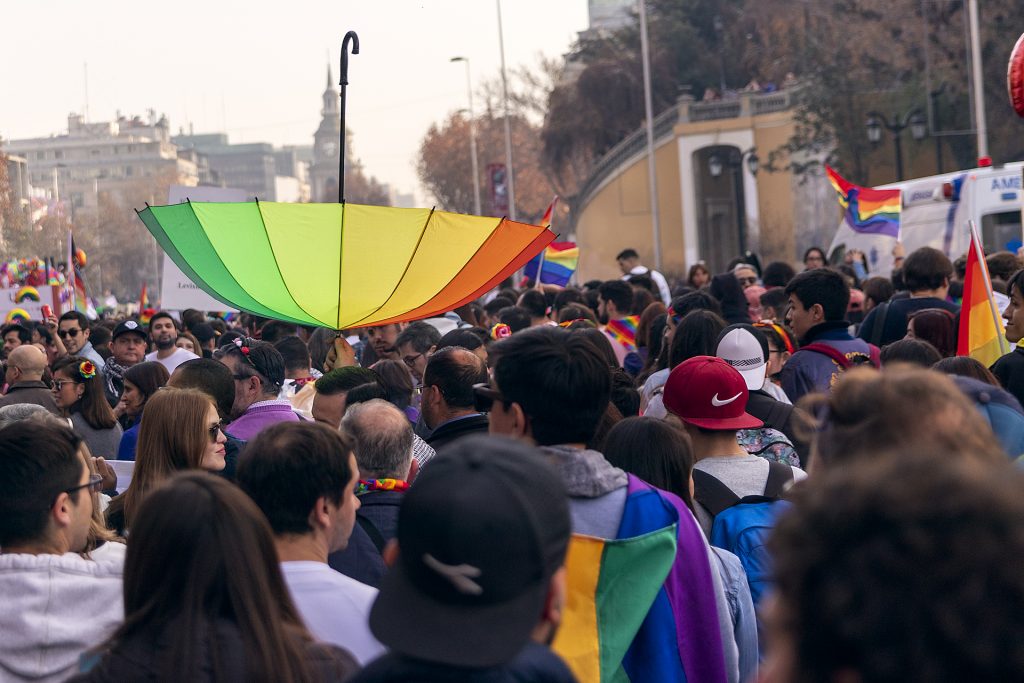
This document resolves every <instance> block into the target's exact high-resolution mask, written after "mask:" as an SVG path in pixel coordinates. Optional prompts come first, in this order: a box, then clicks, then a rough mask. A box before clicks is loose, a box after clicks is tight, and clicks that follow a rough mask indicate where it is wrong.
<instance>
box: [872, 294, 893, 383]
mask: <svg viewBox="0 0 1024 683" xmlns="http://www.w3.org/2000/svg"><path fill="white" fill-rule="evenodd" d="M875 308H876V309H877V312H876V313H875V326H874V327H872V328H871V339H870V340H869V341H870V343H871V344H872V345H873V346H876V347H878V346H881V345H882V337H883V336H884V335H885V320H886V318H888V317H889V302H888V301H883V302H882V303H880V304H878V306H876V307H875ZM875 367H878V366H877V365H876V366H875Z"/></svg>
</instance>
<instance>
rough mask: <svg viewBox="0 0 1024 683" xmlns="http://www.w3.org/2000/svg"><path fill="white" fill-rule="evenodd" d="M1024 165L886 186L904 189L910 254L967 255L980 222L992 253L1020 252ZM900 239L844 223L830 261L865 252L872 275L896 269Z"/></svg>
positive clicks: (903, 226)
mask: <svg viewBox="0 0 1024 683" xmlns="http://www.w3.org/2000/svg"><path fill="white" fill-rule="evenodd" d="M1022 169H1024V162H1021V161H1015V162H1011V163H1008V164H1006V165H1005V166H1001V167H998V168H996V167H991V166H988V167H984V166H983V167H980V168H974V169H970V170H967V171H956V172H953V173H943V174H941V175H934V176H929V177H927V178H917V179H915V180H906V181H903V182H899V183H890V184H889V185H880V186H878V188H877V189H879V190H891V189H899V190H901V191H902V192H901V195H902V203H903V208H902V211H901V212H900V232H901V235H900V239H901V240H902V242H903V246H904V248H905V249H906V253H908V254H909V253H910V252H912V251H913V250H914V249H917V248H918V247H924V246H928V247H935V248H936V249H941V250H942V251H944V252H945V253H946V255H947V256H949V257H950V259H953V260H955V259H957V258H959V257H960V256H963V255H964V254H966V253H967V248H968V246H969V245H970V241H971V238H970V230H969V229H968V227H967V221H968V220H970V219H974V221H975V222H976V223H977V225H978V227H979V229H980V230H981V239H982V242H983V243H984V248H985V251H986V253H991V252H993V251H999V250H1003V249H1005V250H1009V251H1012V252H1016V251H1017V248H1018V247H1020V246H1021V242H1022V239H1024V236H1022V232H1021V205H1022V200H1024V188H1022V184H1021V174H1022ZM895 243H896V240H895V238H892V237H888V236H885V235H862V234H860V233H857V232H854V230H853V229H852V228H850V227H849V226H848V225H846V223H845V222H840V224H839V227H838V229H837V230H836V236H835V238H834V239H833V240H832V245H831V246H830V247H829V250H828V252H829V254H830V261H831V262H832V263H836V262H842V254H843V253H844V252H845V251H848V250H851V249H859V250H860V251H862V252H864V254H865V255H866V256H867V258H868V270H869V275H885V276H888V274H889V273H890V272H891V271H892V249H893V246H894V245H895Z"/></svg>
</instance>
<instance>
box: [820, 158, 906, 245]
mask: <svg viewBox="0 0 1024 683" xmlns="http://www.w3.org/2000/svg"><path fill="white" fill-rule="evenodd" d="M825 172H826V173H827V174H828V180H829V182H830V183H832V187H834V188H835V190H836V194H838V195H839V205H840V206H841V207H843V212H844V213H843V220H844V221H845V222H846V224H847V225H848V226H850V229H851V230H853V231H855V232H859V233H862V234H870V235H888V236H890V237H895V238H897V239H899V234H900V207H901V200H900V191H899V190H876V189H874V188H871V187H860V186H859V185H854V184H853V183H851V182H849V181H848V180H846V179H845V178H843V177H842V176H841V175H839V174H838V173H836V171H835V169H834V168H832V167H830V166H826V167H825Z"/></svg>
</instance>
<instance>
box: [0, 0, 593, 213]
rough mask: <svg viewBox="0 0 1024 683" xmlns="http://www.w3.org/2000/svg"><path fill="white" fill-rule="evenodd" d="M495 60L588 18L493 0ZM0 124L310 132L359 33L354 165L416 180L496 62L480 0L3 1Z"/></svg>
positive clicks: (245, 138)
mask: <svg viewBox="0 0 1024 683" xmlns="http://www.w3.org/2000/svg"><path fill="white" fill-rule="evenodd" d="M502 13H503V20H504V29H505V54H506V62H507V65H508V67H509V68H512V67H514V66H516V65H520V64H534V63H535V62H536V59H537V55H538V53H541V52H543V53H544V54H546V55H549V56H556V55H560V54H562V53H564V52H565V51H566V50H567V49H568V48H569V46H570V45H571V43H572V42H573V40H574V39H575V37H576V32H577V31H580V30H583V29H584V28H586V26H587V2H586V0H504V2H503V4H502ZM2 16H3V24H4V38H3V44H4V48H5V49H4V54H5V59H4V67H3V78H2V79H0V84H2V86H0V87H2V88H3V93H2V95H0V136H2V137H4V138H8V139H16V138H24V137H36V136H45V135H49V134H56V133H60V132H66V128H67V115H68V113H69V112H72V111H81V110H82V109H83V107H84V104H85V101H86V97H85V92H86V88H85V74H84V71H85V69H84V64H85V63H88V105H89V120H91V121H104V120H112V119H113V118H114V116H115V112H116V111H117V110H120V111H121V112H122V113H124V114H139V115H143V116H144V115H145V112H146V110H147V109H148V108H153V109H155V110H156V111H157V113H158V114H159V113H166V114H167V116H168V118H169V119H170V122H171V128H172V131H173V132H174V133H177V132H178V128H179V127H182V126H183V127H186V128H187V126H188V123H189V122H191V123H192V124H193V125H194V126H195V131H196V132H197V133H201V132H214V131H222V130H225V129H226V130H227V132H228V134H229V135H230V138H231V141H232V142H271V143H274V144H276V145H282V144H312V139H313V132H314V131H315V130H316V127H317V125H318V123H319V121H320V106H321V103H320V102H321V101H320V95H321V94H322V92H323V89H324V85H325V83H326V68H327V61H328V54H329V55H330V62H331V64H332V66H333V69H334V77H335V80H337V77H338V66H337V64H338V55H339V51H340V45H341V39H342V37H343V36H344V34H345V32H346V31H348V30H350V29H351V30H355V31H357V32H358V34H359V40H360V47H361V53H360V54H359V55H356V56H353V57H352V58H351V59H350V63H349V81H350V85H349V90H348V126H349V128H350V129H351V130H352V131H353V134H354V136H355V141H354V145H355V151H356V154H357V155H358V156H359V157H360V158H361V159H362V160H363V162H364V164H365V165H366V168H367V170H368V171H369V172H370V173H371V174H373V175H376V176H377V177H378V178H379V179H380V180H382V181H384V182H389V183H391V184H392V185H394V186H395V187H396V188H397V189H398V190H399V191H404V192H409V191H413V190H415V191H416V193H417V199H418V200H419V201H424V197H423V196H422V193H421V192H420V191H419V182H418V180H417V178H416V172H415V169H414V163H415V162H414V158H415V154H416V150H417V148H418V146H419V141H420V140H421V139H422V137H423V134H424V133H425V132H426V130H427V128H428V127H429V126H430V124H431V123H433V122H435V121H440V120H442V119H443V118H444V117H445V116H446V115H447V114H448V113H449V112H451V111H453V110H455V109H460V108H463V107H465V106H466V91H465V71H464V68H465V67H464V66H463V65H461V64H450V63H449V61H448V60H449V58H450V57H452V56H455V55H464V56H467V57H469V58H470V60H471V65H472V70H473V79H474V82H476V81H477V79H481V78H484V77H489V76H492V75H496V74H497V73H498V69H499V64H500V53H499V50H498V22H497V11H496V8H495V2H493V0H423V1H420V2H413V1H411V0H360V1H358V2H357V1H354V0H334V1H333V2H330V1H328V0H291V1H290V2H284V1H282V0H273V1H271V0H255V1H252V0H251V1H248V2H241V1H240V0H204V1H199V0H174V1H173V2H164V3H138V2H120V1H119V2H111V1H107V0H94V1H93V2H76V1H74V0H62V1H57V0H30V1H13V2H4V3H3V11H2Z"/></svg>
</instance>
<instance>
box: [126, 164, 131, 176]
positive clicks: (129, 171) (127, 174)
mask: <svg viewBox="0 0 1024 683" xmlns="http://www.w3.org/2000/svg"><path fill="white" fill-rule="evenodd" d="M124 174H125V177H128V176H131V175H132V167H131V166H125V167H124Z"/></svg>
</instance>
